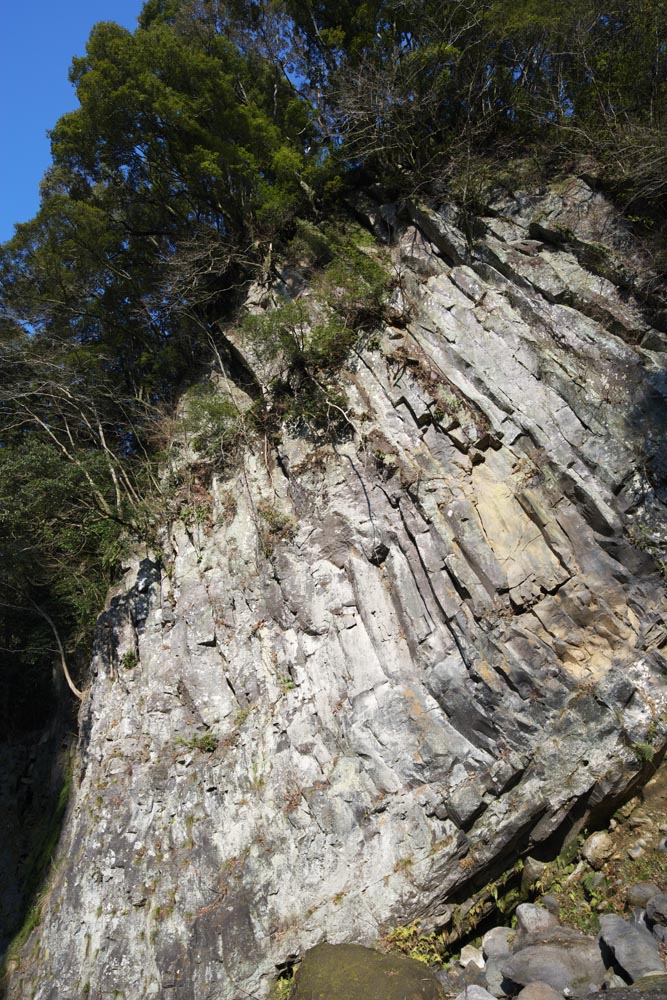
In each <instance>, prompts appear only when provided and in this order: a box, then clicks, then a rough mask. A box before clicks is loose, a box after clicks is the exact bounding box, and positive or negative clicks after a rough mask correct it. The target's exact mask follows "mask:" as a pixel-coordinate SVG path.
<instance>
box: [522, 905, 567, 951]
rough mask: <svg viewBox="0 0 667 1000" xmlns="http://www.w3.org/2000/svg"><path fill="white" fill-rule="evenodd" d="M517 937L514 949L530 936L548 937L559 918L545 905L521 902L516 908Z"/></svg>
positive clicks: (525, 942) (556, 925) (524, 942)
mask: <svg viewBox="0 0 667 1000" xmlns="http://www.w3.org/2000/svg"><path fill="white" fill-rule="evenodd" d="M516 918H517V920H516V938H515V940H514V944H513V950H514V951H518V950H519V949H520V948H522V947H523V945H524V944H527V943H528V939H529V938H542V937H548V936H549V932H550V931H553V930H555V929H556V928H557V927H558V926H559V923H558V918H557V917H556V916H554V914H553V913H550V912H549V910H547V909H545V908H544V907H543V906H534V905H533V904H532V903H520V904H519V906H517V908H516Z"/></svg>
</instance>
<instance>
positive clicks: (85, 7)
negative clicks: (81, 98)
mask: <svg viewBox="0 0 667 1000" xmlns="http://www.w3.org/2000/svg"><path fill="white" fill-rule="evenodd" d="M142 6H143V0H62V2H61V3H55V2H54V0H0V94H2V101H1V102H0V242H4V241H5V240H7V239H9V238H10V237H11V236H13V234H14V223H16V222H26V221H27V220H28V219H30V218H32V216H33V215H34V214H35V212H36V211H37V209H38V207H39V182H40V180H41V179H42V175H43V174H44V171H45V170H46V168H47V167H48V166H49V163H50V160H51V157H50V151H49V141H48V139H47V137H46V132H47V130H48V129H50V128H52V127H53V125H55V123H56V121H57V120H58V118H59V117H60V115H62V114H64V113H65V112H66V111H71V110H72V109H73V108H75V107H76V104H77V102H76V96H75V94H74V89H73V87H72V85H71V84H70V82H69V80H68V79H67V74H68V71H69V67H70V63H71V61H72V57H73V56H75V55H83V53H84V51H85V47H86V40H87V39H88V35H89V34H90V29H91V28H92V26H93V25H94V24H95V23H96V22H97V21H117V22H118V24H123V25H125V27H127V28H130V29H134V28H135V27H136V23H137V17H138V16H139V12H140V10H141V8H142Z"/></svg>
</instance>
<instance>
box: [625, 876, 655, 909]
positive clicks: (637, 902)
mask: <svg viewBox="0 0 667 1000" xmlns="http://www.w3.org/2000/svg"><path fill="white" fill-rule="evenodd" d="M659 895H660V889H659V888H658V886H657V885H656V884H655V882H637V883H636V885H631V886H630V887H629V888H628V889H626V890H625V898H626V899H627V901H628V903H630V904H632V905H633V906H646V904H647V903H648V902H649V900H651V899H654V898H655V897H656V896H659Z"/></svg>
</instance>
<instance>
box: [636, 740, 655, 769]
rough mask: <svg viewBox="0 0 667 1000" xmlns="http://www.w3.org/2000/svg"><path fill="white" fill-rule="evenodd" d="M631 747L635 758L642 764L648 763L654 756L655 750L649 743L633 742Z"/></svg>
mask: <svg viewBox="0 0 667 1000" xmlns="http://www.w3.org/2000/svg"><path fill="white" fill-rule="evenodd" d="M632 749H633V750H634V752H635V756H636V758H637V760H638V761H639V762H640V763H642V764H648V763H650V762H651V761H652V760H653V758H654V757H655V750H654V749H653V747H652V746H651V744H650V743H641V742H639V743H634V744H633V747H632Z"/></svg>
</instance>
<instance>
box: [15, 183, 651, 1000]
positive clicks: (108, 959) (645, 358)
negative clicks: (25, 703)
mask: <svg viewBox="0 0 667 1000" xmlns="http://www.w3.org/2000/svg"><path fill="white" fill-rule="evenodd" d="M360 211H361V209H360ZM366 212H367V215H368V218H369V221H370V223H371V224H372V225H374V226H375V228H376V229H377V231H378V232H384V233H385V234H386V233H388V232H390V231H391V235H392V237H393V238H394V239H395V241H396V242H395V244H394V249H393V251H392V252H393V253H394V256H395V262H396V266H397V268H398V270H399V275H400V288H399V290H398V291H397V292H396V293H395V296H394V320H395V324H396V325H389V326H387V327H386V328H385V329H384V330H383V331H381V336H380V338H379V344H378V345H376V346H373V347H369V348H367V349H364V350H362V351H360V352H359V353H358V354H355V355H353V357H352V359H351V361H350V363H349V365H348V367H347V368H346V370H345V371H344V373H343V375H342V376H341V377H342V381H343V384H344V386H345V389H346V392H347V396H348V399H349V400H350V405H349V410H348V417H349V420H350V425H351V427H352V426H353V427H354V432H353V433H352V432H351V433H350V436H349V438H348V440H346V441H341V442H339V443H338V444H336V445H335V446H332V445H329V444H319V445H318V443H317V442H312V441H307V440H304V439H300V438H296V437H291V436H290V435H289V433H287V431H286V432H285V433H284V435H283V437H282V440H281V442H280V445H279V447H278V450H277V453H275V452H273V453H272V452H271V451H270V449H268V448H265V447H264V446H263V444H260V445H259V446H258V447H257V449H256V451H252V450H247V451H246V452H245V453H244V454H243V456H242V459H241V460H240V462H239V464H238V465H237V467H236V468H234V469H233V470H231V471H230V472H229V473H228V474H227V475H224V476H220V477H219V478H217V479H215V480H214V482H213V484H212V486H211V489H210V493H209V494H206V493H205V491H204V490H203V491H202V499H201V506H202V509H205V511H206V514H207V518H208V521H206V522H205V521H202V520H201V519H198V518H195V519H193V520H192V521H191V523H190V524H189V525H188V524H184V523H181V522H178V523H176V524H175V525H173V526H172V527H171V529H170V532H169V538H168V546H169V551H170V553H171V557H170V559H168V560H166V561H165V562H164V564H163V565H159V564H158V563H157V562H156V561H152V560H151V559H148V558H147V559H144V560H143V561H141V562H138V564H137V565H136V566H135V567H134V568H133V569H132V570H130V571H129V572H128V574H127V576H126V578H125V580H124V583H123V585H122V586H121V587H119V589H118V591H117V593H116V594H115V595H114V596H113V597H112V599H111V601H110V604H109V606H108V609H107V611H106V612H105V613H104V615H103V616H102V618H101V621H100V627H99V635H98V644H97V652H96V656H95V660H94V664H93V681H92V685H91V687H90V690H89V693H88V695H87V698H86V701H85V703H84V705H83V708H82V715H81V747H80V764H79V768H78V773H77V774H76V775H75V782H74V785H75V789H74V793H73V801H72V804H71V808H70V813H69V816H68V820H67V823H66V826H65V830H64V834H63V838H62V841H61V850H60V858H59V862H58V864H57V866H56V869H55V872H54V874H53V878H52V880H51V883H50V886H49V889H48V892H47V895H46V899H45V903H44V908H43V917H42V921H41V925H40V926H39V927H38V929H37V930H36V931H35V932H34V933H33V935H32V937H31V938H30V940H29V941H28V944H27V946H26V948H25V949H24V952H23V955H22V957H21V960H20V962H19V963H16V964H15V966H14V969H13V971H12V973H11V979H10V987H9V996H10V997H35V998H39V1000H45V998H47V997H48V998H56V997H57V998H62V1000H65V998H75V997H76V998H79V997H82V996H87V997H94V998H98V997H100V998H101V997H103V996H104V997H107V996H117V997H123V998H126V1000H134V998H140V997H151V996H156V997H157V996H160V997H163V996H169V997H174V998H178V1000H186V998H193V1000H194V998H197V1000H205V998H214V997H215V998H226V1000H227V998H228V1000H235V998H237V997H240V996H244V995H248V994H253V995H256V996H263V995H265V993H266V992H267V990H268V988H269V985H270V981H271V979H272V978H273V977H274V976H275V975H276V971H277V969H279V968H280V967H284V966H285V965H286V964H289V962H290V961H292V960H293V959H294V957H295V956H296V955H297V954H298V953H300V952H301V951H302V950H303V949H305V948H306V947H309V946H312V945H314V944H316V943H317V942H320V941H322V940H324V939H325V938H326V939H327V940H329V941H331V942H338V941H356V942H360V943H372V942H373V941H374V940H376V939H377V937H378V936H379V934H380V933H381V932H382V930H383V929H385V928H387V927H388V926H389V925H391V924H395V923H398V922H404V921H406V920H410V919H412V918H414V917H417V916H420V917H423V918H425V919H426V918H430V919H431V921H432V922H433V923H435V924H440V925H444V924H446V922H447V905H448V903H451V902H452V901H461V900H464V899H465V898H466V897H467V896H468V895H470V893H471V891H472V887H473V886H475V885H479V884H481V882H483V881H484V880H485V879H486V878H489V877H491V876H492V875H494V874H497V873H498V871H500V870H502V866H503V864H504V863H511V862H513V860H514V859H515V858H516V856H517V855H518V854H519V853H522V852H530V853H532V854H537V855H539V854H540V852H541V851H543V852H545V853H546V852H547V851H548V850H550V848H551V847H552V845H553V844H554V843H557V842H560V841H561V840H562V839H563V838H564V837H565V836H566V835H567V834H572V833H576V832H577V831H578V830H579V829H580V828H581V827H582V826H583V825H584V824H585V823H586V821H587V820H588V819H589V817H591V815H593V816H595V815H596V814H598V815H599V814H601V813H602V812H604V810H605V809H609V808H610V807H611V806H612V805H613V803H614V802H616V801H618V800H619V798H620V797H622V795H623V794H624V793H625V792H626V791H627V790H628V788H629V787H630V786H631V785H632V784H633V783H636V782H637V781H638V780H639V779H640V777H641V775H640V772H641V768H642V767H643V766H644V765H643V764H642V763H641V760H640V758H642V757H645V756H646V755H647V747H646V746H645V745H648V744H651V745H652V748H653V750H654V751H655V752H656V753H659V752H660V751H661V750H662V749H663V746H664V743H665V739H666V737H665V709H666V706H667V659H666V657H665V649H666V648H667V628H666V618H665V612H666V610H667V608H666V604H665V599H664V590H663V586H662V582H661V580H660V577H659V574H658V572H657V568H656V563H655V561H653V560H652V559H651V558H650V557H649V555H647V554H646V552H645V551H643V550H644V549H646V548H649V549H651V550H652V551H654V552H658V553H659V552H660V550H661V547H662V548H663V549H664V544H665V542H664V540H665V525H666V524H667V520H664V519H662V520H661V518H663V512H664V508H663V506H662V501H661V496H660V482H661V480H660V475H661V461H663V460H664V459H663V456H661V452H660V449H661V442H662V437H661V435H662V434H663V432H664V429H665V423H666V422H667V421H666V413H665V405H664V404H665V393H666V392H667V380H665V375H664V367H663V366H664V360H665V356H666V355H665V350H666V348H667V338H665V337H664V335H663V334H661V333H660V332H659V331H658V330H655V329H651V328H650V327H649V326H648V325H647V322H646V320H645V318H644V312H643V311H642V308H643V307H642V303H640V301H639V300H638V298H637V297H636V295H635V293H634V292H633V288H634V285H635V280H636V279H635V276H634V275H633V273H632V260H633V258H632V253H633V248H632V243H631V240H630V237H629V236H628V235H627V234H626V233H625V232H624V231H623V229H622V227H621V226H620V224H619V223H618V221H617V220H616V217H615V215H614V212H613V210H612V209H611V207H610V206H609V205H608V204H607V203H606V202H605V201H604V200H603V199H602V197H601V196H600V195H598V194H596V193H594V192H593V191H592V190H591V189H590V188H589V187H588V186H587V185H586V184H585V183H584V182H583V181H580V180H572V181H571V182H569V184H568V185H565V186H563V188H562V189H560V190H553V191H551V192H549V193H548V194H547V195H545V196H542V197H540V198H535V199H528V198H526V199H523V200H521V199H517V200H509V199H508V201H507V203H505V204H499V205H497V206H495V214H494V216H493V217H489V218H487V219H484V220H482V223H480V229H479V232H478V233H477V235H476V237H475V239H474V240H473V242H472V243H471V242H470V241H466V240H465V239H464V237H463V235H462V233H461V232H460V231H459V230H457V229H456V227H455V226H454V225H453V224H452V223H451V222H450V221H448V220H449V217H448V214H447V212H446V211H443V212H441V213H436V212H434V211H431V210H429V209H425V208H418V207H414V208H413V209H412V210H411V215H412V219H411V221H405V222H399V221H397V220H396V218H395V213H394V211H393V209H392V207H391V206H384V207H382V206H379V205H378V206H370V207H367V209H366ZM603 247H606V248H607V249H603ZM593 268H594V269H593ZM603 275H605V276H603ZM663 471H664V470H663ZM629 535H630V536H631V537H633V538H634V542H635V544H634V545H633V544H631V541H630V540H629V537H628V536H629ZM216 743H217V745H216ZM638 744H639V745H640V746H639V747H638V746H637V745H638ZM214 747H215V749H213V748H214Z"/></svg>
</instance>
